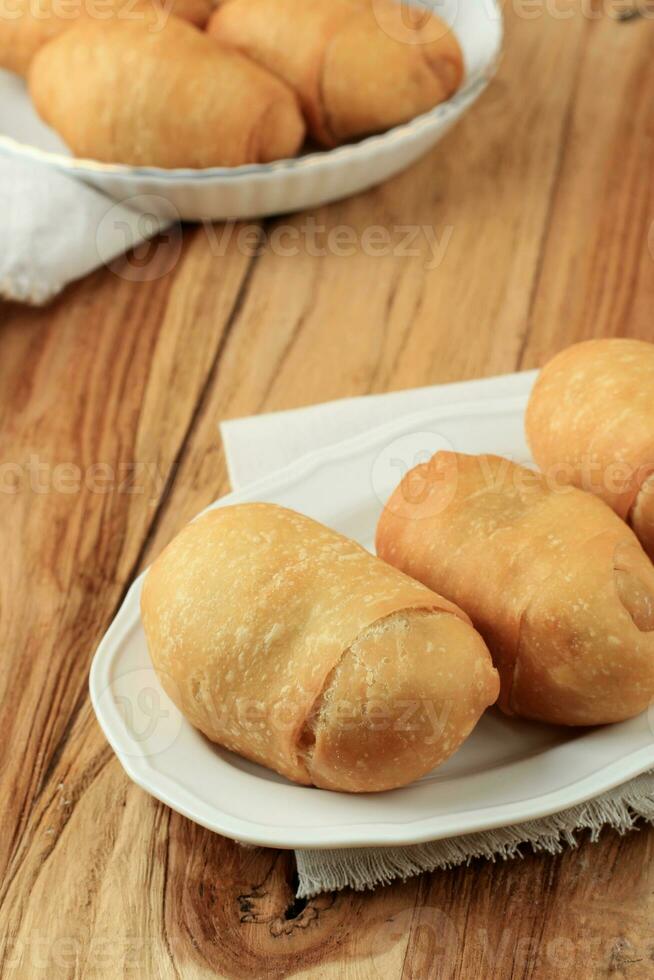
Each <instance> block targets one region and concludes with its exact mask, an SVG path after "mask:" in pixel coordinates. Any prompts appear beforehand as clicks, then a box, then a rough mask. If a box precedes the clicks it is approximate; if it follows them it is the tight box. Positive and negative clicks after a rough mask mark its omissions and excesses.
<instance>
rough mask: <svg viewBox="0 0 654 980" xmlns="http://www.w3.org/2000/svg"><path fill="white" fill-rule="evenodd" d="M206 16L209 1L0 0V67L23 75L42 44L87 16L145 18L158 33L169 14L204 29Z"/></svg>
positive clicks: (208, 10) (137, 19) (97, 18)
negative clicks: (149, 20)
mask: <svg viewBox="0 0 654 980" xmlns="http://www.w3.org/2000/svg"><path fill="white" fill-rule="evenodd" d="M210 13H211V3H210V2H209V0H165V2H164V0H72V2H71V0H0V68H7V69H8V70H9V71H13V72H16V74H18V75H27V70H28V68H29V65H30V62H31V60H32V58H33V57H34V55H35V54H36V52H37V51H38V50H39V48H41V47H42V46H43V45H44V44H45V43H46V41H49V40H51V38H53V37H56V36H57V35H58V34H61V33H62V31H65V30H67V29H68V28H69V27H72V25H73V24H75V23H76V22H77V21H79V20H80V19H86V18H87V17H88V18H91V19H93V20H97V21H98V22H99V23H106V22H107V21H108V20H122V21H127V22H138V21H139V19H141V18H143V16H147V17H149V18H150V19H151V22H152V26H153V29H155V30H158V29H160V28H161V27H162V26H163V25H164V24H165V23H166V21H167V20H168V17H169V16H170V15H171V14H174V15H175V16H176V17H179V18H180V19H181V20H186V21H188V22H189V23H190V24H195V26H196V27H204V26H205V24H206V23H207V20H208V19H209V14H210Z"/></svg>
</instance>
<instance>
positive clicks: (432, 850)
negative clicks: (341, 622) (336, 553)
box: [221, 371, 654, 898]
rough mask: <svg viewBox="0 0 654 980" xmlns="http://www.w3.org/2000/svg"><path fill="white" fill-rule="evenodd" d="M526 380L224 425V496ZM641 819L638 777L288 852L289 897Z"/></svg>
mask: <svg viewBox="0 0 654 980" xmlns="http://www.w3.org/2000/svg"><path fill="white" fill-rule="evenodd" d="M535 377H536V372H534V371H528V372H524V373H522V374H513V375H506V376H505V377H501V378H490V379H486V380H483V381H465V382H461V383H458V384H452V385H440V386H438V387H433V388H420V389H416V390H413V391H401V392H395V393H393V394H388V395H373V396H368V397H366V398H349V399H344V400H342V401H337V402H331V403H328V404H326V405H315V406H311V407H309V408H303V409H297V410H294V411H290V412H278V413H275V414H271V415H262V416H257V417H253V418H247V419H237V420H235V421H231V422H225V423H223V425H222V426H221V432H222V437H223V442H224V446H225V454H226V458H227V466H228V470H229V474H230V479H231V482H232V486H233V488H234V489H235V490H236V489H240V488H242V487H243V486H245V485H246V484H248V483H249V482H251V481H253V480H256V479H258V478H259V477H262V476H265V475H266V474H268V473H271V472H274V471H275V470H278V469H281V468H282V467H284V466H287V465H289V464H290V463H292V462H294V461H295V460H296V459H298V458H300V457H301V456H303V455H305V454H306V453H308V452H313V451H314V450H316V449H320V448H322V447H324V446H329V445H333V444H334V443H337V442H340V441H342V440H343V439H347V438H349V437H351V436H355V435H358V434H359V433H363V432H366V431H368V430H370V429H372V428H375V427H377V426H379V425H383V424H384V423H385V422H391V421H394V420H396V419H398V418H399V417H401V416H402V415H410V414H412V413H414V412H419V411H421V410H423V409H427V408H433V407H434V406H437V405H454V404H460V403H461V402H465V401H479V400H482V399H487V398H506V397H510V396H518V395H525V396H526V395H528V394H529V391H530V390H531V386H532V384H533V382H534V379H535ZM639 818H642V819H644V820H648V821H650V822H652V823H654V773H645V774H644V775H642V776H638V777H636V778H635V779H632V780H631V781H630V782H628V783H625V784H624V785H622V786H618V787H617V788H616V789H613V790H611V791H610V792H608V793H605V794H603V795H602V796H599V797H597V798H596V799H594V800H590V801H588V802H587V803H584V804H582V805H580V806H576V807H572V808H571V809H569V810H564V811H563V812H561V813H557V814H554V815H553V816H550V817H546V818H543V819H541V820H534V821H531V822H529V823H523V824H519V825H518V826H513V827H503V828H500V829H497V830H491V831H488V832H486V833H481V834H470V835H467V836H463V837H453V838H449V839H447V840H438V841H433V842H431V843H428V844H419V845H413V846H410V847H391V848H355V849H345V850H328V851H296V858H297V868H298V876H299V886H298V897H300V898H302V897H303V898H310V897H312V896H313V895H317V894H319V893H320V892H324V891H334V890H336V889H339V888H346V887H350V888H355V889H359V890H361V889H364V888H374V887H376V886H377V885H383V884H388V883H389V882H390V881H392V880H393V879H394V878H408V877H410V876H411V875H417V874H420V873H421V872H423V871H433V870H434V869H436V868H451V867H454V866H455V865H457V864H464V863H466V862H468V861H470V860H472V859H473V858H477V857H483V858H487V859H489V860H495V859H496V858H498V857H499V858H504V859H508V858H515V857H519V856H520V853H521V850H522V848H523V847H524V846H525V845H527V846H529V847H531V848H532V849H533V850H535V851H547V852H549V853H551V854H556V853H557V852H559V851H561V850H562V849H563V848H564V847H574V846H575V842H576V837H577V835H578V833H580V832H587V833H588V832H589V833H590V836H591V839H592V840H597V838H598V837H599V834H600V831H601V830H602V828H603V827H612V828H614V829H615V830H617V831H619V832H620V833H625V832H626V831H628V830H631V829H632V828H633V827H634V825H635V823H636V821H637V820H638V819H639Z"/></svg>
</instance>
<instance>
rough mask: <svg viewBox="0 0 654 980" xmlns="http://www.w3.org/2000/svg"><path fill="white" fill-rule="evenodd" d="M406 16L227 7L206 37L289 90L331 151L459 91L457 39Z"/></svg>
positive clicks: (366, 8)
mask: <svg viewBox="0 0 654 980" xmlns="http://www.w3.org/2000/svg"><path fill="white" fill-rule="evenodd" d="M406 17H407V9H406V5H405V4H402V3H397V2H395V0H375V2H374V3H373V2H371V0H328V2H327V0H229V2H227V3H222V4H221V5H220V6H219V7H218V9H217V10H216V11H215V12H214V13H213V14H212V16H211V19H210V21H209V27H208V30H209V33H210V34H212V35H213V36H214V37H215V38H216V39H217V40H219V41H221V42H222V43H224V44H228V45H231V46H233V47H235V48H238V49H239V50H240V51H243V52H244V53H245V54H247V55H249V56H250V57H251V58H253V59H254V60H255V61H258V62H259V63H260V64H261V65H264V66H265V67H266V68H268V69H270V71H273V72H275V74H276V75H278V76H279V77H280V78H283V79H285V81H286V82H288V84H289V85H291V86H293V88H294V89H295V90H296V92H297V93H298V95H299V97H300V101H301V103H302V108H303V110H304V114H305V117H306V119H307V125H308V129H309V132H310V133H311V135H312V136H313V137H314V138H315V139H316V140H317V141H318V142H320V143H322V144H323V145H324V146H328V147H329V146H335V145H336V144H338V143H342V142H344V141H346V140H351V139H355V138H357V137H360V136H364V135H366V134H368V133H376V132H382V131H384V130H387V129H390V128H391V127H392V126H396V125H398V124H399V123H403V122H407V121H408V120H410V119H412V118H413V117H414V116H417V115H419V114H420V113H422V112H426V111H427V110H429V109H432V108H433V107H434V106H435V105H438V103H440V102H443V101H444V100H445V99H448V98H449V97H450V96H451V95H452V94H453V93H454V92H455V91H456V89H457V88H458V87H459V85H460V83H461V79H462V77H463V57H462V54H461V49H460V47H459V44H458V42H457V40H456V38H455V36H454V34H453V33H452V31H451V30H450V29H449V28H448V27H447V26H446V25H445V24H444V23H443V22H442V21H440V20H439V19H438V18H437V17H435V16H434V15H429V14H425V11H424V10H422V11H421V14H420V18H421V19H420V21H419V22H418V23H417V24H416V26H415V27H414V28H413V29H411V28H409V27H407V23H406ZM407 35H408V36H407Z"/></svg>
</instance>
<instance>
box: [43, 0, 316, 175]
mask: <svg viewBox="0 0 654 980" xmlns="http://www.w3.org/2000/svg"><path fill="white" fill-rule="evenodd" d="M71 79H75V80H76V83H75V84H71ZM82 80H83V81H82ZM29 88H30V93H31V95H32V98H33V100H34V104H35V105H36V108H37V110H38V112H39V114H40V115H41V116H42V118H43V119H44V120H45V121H46V122H47V123H49V124H50V125H51V126H52V127H53V128H54V129H56V130H57V132H58V133H59V134H60V135H61V137H62V138H63V139H64V140H65V142H66V143H67V144H68V146H69V147H70V149H71V150H72V152H73V153H74V154H75V155H76V156H81V157H90V158H93V159H95V160H101V161H103V162H107V163H126V164H133V165H136V166H158V167H215V166H238V165H239V164H244V163H262V162H267V161H270V160H277V159H279V158H281V157H288V156H293V154H295V153H296V152H297V150H298V149H299V147H300V145H301V144H302V140H303V137H304V124H303V121H302V115H301V112H300V109H299V106H298V104H297V99H296V97H295V95H294V94H293V92H292V91H291V89H290V88H289V87H288V86H287V85H285V84H284V82H281V81H280V80H279V79H277V78H275V77H274V76H273V75H271V74H270V73H269V72H267V71H266V70H265V69H264V68H261V67H260V66H259V65H256V64H254V62H251V61H250V60H249V59H247V58H246V57H244V56H243V55H241V54H239V52H237V51H230V50H228V49H226V48H223V47H222V46H221V45H219V44H217V43H216V42H215V41H214V40H212V39H211V38H209V37H208V36H207V35H206V34H203V33H201V32H200V31H198V30H196V29H195V28H194V27H191V25H190V24H186V23H184V22H183V21H181V20H178V19H177V18H176V17H170V18H169V19H168V21H167V23H166V26H165V27H164V28H163V29H161V30H158V31H151V30H149V25H148V24H147V23H127V22H124V21H117V20H113V21H107V22H106V23H100V22H97V21H91V20H86V21H84V22H83V23H82V22H80V23H78V24H76V25H75V26H74V27H71V28H70V30H68V31H65V32H64V33H63V34H61V35H60V36H59V37H57V38H55V39H54V40H53V41H50V42H49V43H48V44H47V45H45V46H44V47H43V48H42V49H41V50H40V51H39V52H38V53H37V54H36V56H35V58H34V60H33V62H32V65H31V68H30V72H29Z"/></svg>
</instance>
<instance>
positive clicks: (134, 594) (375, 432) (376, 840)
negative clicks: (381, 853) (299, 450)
mask: <svg viewBox="0 0 654 980" xmlns="http://www.w3.org/2000/svg"><path fill="white" fill-rule="evenodd" d="M527 398H528V396H527V395H525V394H519V395H512V396H508V397H507V396H503V397H487V398H484V399H477V400H470V401H462V402H460V403H457V404H452V405H440V406H439V405H436V406H434V407H433V408H430V409H423V410H421V411H419V412H414V413H411V414H409V415H405V416H402V417H401V418H400V419H397V420H395V421H394V422H391V423H386V424H384V425H380V426H377V427H375V428H373V429H369V430H367V431H365V432H362V433H359V434H358V435H356V436H353V437H352V438H350V439H346V440H343V441H341V442H338V443H334V444H332V445H330V446H327V447H324V448H322V449H318V450H315V451H314V452H312V453H309V454H306V455H304V456H302V457H301V458H300V459H298V460H295V461H294V462H292V463H290V464H289V465H287V466H285V467H284V468H283V469H281V470H279V471H276V472H274V473H270V474H267V475H265V476H263V477H261V478H260V479H259V480H257V481H255V482H253V483H251V484H249V485H248V486H247V487H245V488H243V489H240V490H235V491H232V492H231V493H229V494H226V495H225V496H223V497H221V498H219V499H218V500H216V501H213V502H212V503H211V504H209V505H208V506H207V507H206V508H204V509H203V510H202V511H201V512H200V513H199V514H197V515H196V517H194V518H192V520H197V519H198V518H199V517H201V516H202V515H203V514H205V513H207V512H209V511H211V510H214V509H216V508H217V507H222V506H228V505H230V504H235V503H240V502H245V501H247V500H251V499H261V496H262V495H266V494H267V493H271V492H275V491H279V490H280V489H282V490H283V489H284V488H286V487H290V486H293V485H296V484H297V483H298V482H301V481H302V480H303V479H306V478H308V477H310V476H311V475H313V474H314V473H315V472H316V471H317V470H318V469H319V468H321V467H323V466H325V465H328V464H329V463H333V462H334V461H337V460H343V459H348V458H350V457H352V456H353V455H356V454H358V453H359V452H360V451H361V449H362V448H363V447H365V448H367V449H374V448H375V446H376V445H377V444H378V443H379V442H380V441H382V440H386V439H392V438H393V436H394V435H395V434H396V433H403V432H405V431H407V430H409V431H410V430H412V429H414V427H415V426H420V425H423V424H425V423H431V424H433V423H434V422H438V421H440V420H443V419H446V418H455V417H457V416H464V417H465V416H474V415H475V414H479V413H480V412H483V413H484V414H485V415H488V414H501V413H507V412H509V413H510V412H516V411H520V412H523V411H524V408H525V405H526V402H527ZM146 574H147V568H146V569H145V570H144V571H143V572H142V573H141V574H140V575H139V576H138V578H137V579H136V580H135V581H134V582H133V583H132V584H131V586H130V587H129V589H128V591H127V593H126V595H125V599H124V600H123V603H122V604H121V606H120V609H119V610H118V612H117V613H116V615H115V617H114V619H113V620H112V622H111V624H110V626H109V627H108V629H107V631H106V633H105V634H104V636H103V638H102V640H101V642H100V644H99V645H98V647H97V650H96V652H95V654H94V657H93V660H92V663H91V669H90V674H89V691H90V696H91V703H92V706H93V710H94V712H95V715H96V718H97V720H98V723H99V724H100V727H101V729H102V731H103V732H104V734H105V736H106V738H107V740H108V741H109V744H110V745H111V747H112V749H113V751H114V753H115V754H116V756H117V758H118V760H119V762H120V763H121V765H122V767H123V769H124V770H125V772H126V774H127V775H128V776H129V778H130V779H131V780H132V781H133V782H134V783H135V784H136V785H138V786H140V787H141V788H142V789H143V790H145V791H146V792H147V793H149V794H150V795H151V796H153V797H154V798H156V799H157V800H159V801H160V802H161V803H163V804H165V805H167V806H169V807H170V808H171V809H173V810H175V811H176V812H178V813H180V814H182V815H183V816H185V817H187V818H188V819H190V820H192V821H193V822H194V823H197V824H199V825H201V826H203V827H205V828H206V829H208V830H211V831H213V832H215V833H219V834H222V835H223V836H226V837H229V838H231V839H233V840H236V841H239V842H241V843H246V844H251V845H255V846H263V847H274V848H279V849H283V850H290V849H294V848H311V849H316V850H329V849H349V848H365V847H388V846H393V847H397V846H409V845H412V844H422V843H427V842H429V841H434V840H442V839H447V838H454V837H461V836H466V835H469V834H474V833H480V832H486V831H489V830H493V829H498V828H501V827H510V826H518V825H520V824H523V823H526V822H529V821H531V820H535V819H541V818H544V817H548V816H551V815H552V814H555V813H559V812H561V811H563V810H568V809H570V808H572V807H575V806H579V805H582V804H583V803H585V802H587V801H588V800H590V799H593V798H595V797H597V796H598V795H601V794H603V793H606V792H609V791H611V790H612V789H615V787H617V786H619V785H622V784H623V783H626V782H628V781H629V780H630V779H633V778H634V777H636V776H638V775H641V774H642V773H644V772H647V771H648V770H650V769H652V768H653V767H654V739H653V740H652V743H651V744H650V745H647V746H644V747H641V748H637V749H634V750H632V751H630V752H628V753H627V754H626V755H624V756H621V757H620V758H619V759H617V760H614V761H613V762H610V763H608V764H606V765H604V766H600V768H599V769H596V770H593V771H592V772H591V773H589V774H587V775H585V776H583V777H581V778H576V779H574V780H573V781H572V782H570V783H569V784H566V785H564V786H561V787H559V788H557V789H555V790H550V791H547V792H545V793H544V794H542V795H539V796H533V797H531V798H530V799H529V800H528V801H525V800H523V801H519V802H508V803H507V802H503V803H502V802H500V803H495V804H491V805H490V806H484V807H477V808H473V809H471V810H469V811H465V812H463V813H461V812H460V813H458V814H457V815H456V816H457V819H458V820H459V826H458V828H457V830H456V832H453V830H452V827H451V826H450V827H447V828H443V827H439V826H438V824H439V823H443V822H444V821H445V820H450V821H451V820H452V819H453V815H452V814H447V815H436V816H433V815H432V816H430V817H421V818H419V819H418V820H416V821H406V820H405V821H403V822H401V823H397V824H396V823H392V824H391V823H389V822H388V821H378V822H374V823H371V822H366V823H363V822H361V823H357V824H347V823H341V824H339V825H338V826H331V827H325V826H320V827H315V826H311V827H305V828H302V829H299V828H297V827H296V828H293V829H292V830H287V831H286V832H284V831H283V830H282V829H281V828H278V827H275V826H272V825H266V824H261V823H257V822H255V821H252V820H250V819H248V818H246V817H238V818H235V817H234V816H233V814H230V813H226V812H225V811H221V810H218V809H216V810H214V811H213V814H212V819H208V818H207V815H206V812H204V813H203V812H202V808H203V807H204V808H205V811H206V804H204V803H203V802H202V801H201V800H200V798H199V797H196V799H197V800H198V807H197V808H196V809H194V808H193V807H189V806H186V805H185V804H184V803H183V802H180V800H179V798H175V792H174V788H175V786H176V785H177V788H178V791H182V792H183V793H184V794H186V793H187V792H188V791H187V790H185V789H184V788H183V787H180V786H179V784H175V783H174V781H173V780H172V779H171V777H169V776H168V775H167V774H165V773H162V772H160V771H159V770H156V769H155V768H154V767H153V766H152V765H151V763H150V761H149V759H148V758H147V756H144V755H141V756H137V755H134V754H128V755H126V754H125V753H124V752H123V751H122V746H121V737H122V732H120V731H117V730H116V728H115V727H114V719H112V718H111V717H110V714H111V712H110V711H108V710H107V707H106V705H105V704H102V703H101V696H102V694H103V693H104V692H106V690H108V689H110V688H111V684H110V681H109V674H110V670H111V666H112V664H113V662H114V659H115V656H116V654H117V652H119V651H120V649H121V644H122V642H123V641H124V639H125V638H126V636H127V635H128V634H129V633H130V632H131V631H132V630H133V629H135V628H138V626H139V624H140V615H139V610H138V596H139V594H140V589H141V585H142V582H143V578H144V577H145V575H146ZM115 710H116V711H117V709H115ZM628 723H629V722H626V723H622V724H628ZM184 724H185V725H188V724H189V723H188V722H186V721H185V720H184ZM610 727H611V726H602V727H600V728H598V729H591V730H590V731H589V732H585V733H584V734H582V735H579V736H578V740H583V739H588V738H591V737H592V736H593V734H595V733H597V732H606V731H610ZM564 744H565V745H567V744H569V743H564ZM521 761H522V760H521ZM516 764H519V763H513V764H509V765H508V766H507V768H510V766H511V765H516ZM289 788H290V789H297V788H300V787H295V786H294V785H293V784H290V785H289ZM301 788H302V789H304V790H309V791H310V790H311V789H312V788H311V787H301ZM313 789H314V791H315V792H318V793H322V792H327V791H325V790H320V789H316V788H313ZM389 792H391V793H392V792H398V791H389ZM400 792H401V790H400ZM342 795H343V796H344V797H345V798H346V797H347V796H348V794H342ZM380 795H385V794H380ZM516 810H518V811H519V812H516ZM289 835H290V836H289ZM291 836H292V839H290V837H291Z"/></svg>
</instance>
